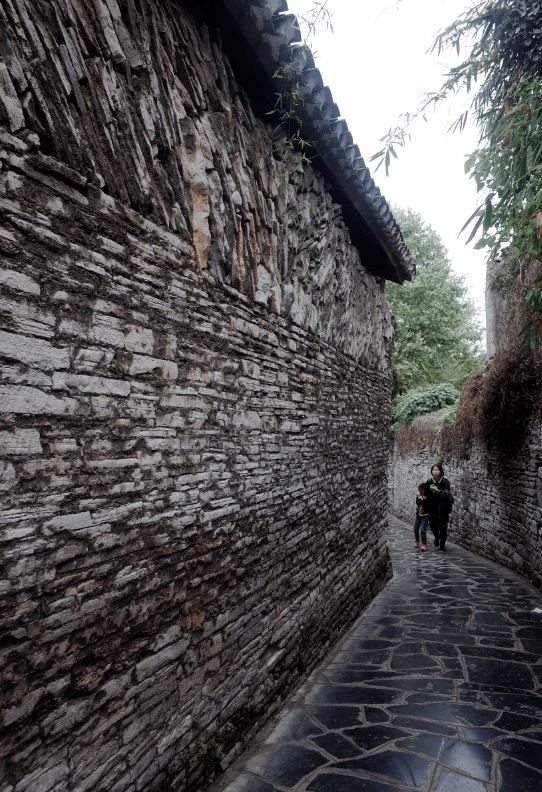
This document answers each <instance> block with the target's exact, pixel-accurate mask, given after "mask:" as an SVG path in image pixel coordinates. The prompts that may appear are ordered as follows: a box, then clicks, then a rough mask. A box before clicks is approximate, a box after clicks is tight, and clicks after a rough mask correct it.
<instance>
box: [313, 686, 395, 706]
mask: <svg viewBox="0 0 542 792" xmlns="http://www.w3.org/2000/svg"><path fill="white" fill-rule="evenodd" d="M401 698H402V694H401V692H400V691H397V690H388V689H384V688H361V687H346V686H344V685H315V686H314V687H313V689H312V690H311V691H310V693H309V694H308V695H307V696H306V698H305V701H306V702H307V703H308V704H394V703H396V702H398V701H400V700H401Z"/></svg>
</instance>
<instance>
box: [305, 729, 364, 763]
mask: <svg viewBox="0 0 542 792" xmlns="http://www.w3.org/2000/svg"><path fill="white" fill-rule="evenodd" d="M311 742H313V743H314V744H315V745H316V746H317V747H318V748H322V749H323V750H324V751H326V753H328V754H330V755H331V756H334V757H335V759H350V758H351V757H353V756H359V755H360V750H359V748H356V746H355V745H352V743H351V742H350V741H349V740H347V739H346V738H345V737H343V736H342V734H321V735H320V736H319V737H312V738H311Z"/></svg>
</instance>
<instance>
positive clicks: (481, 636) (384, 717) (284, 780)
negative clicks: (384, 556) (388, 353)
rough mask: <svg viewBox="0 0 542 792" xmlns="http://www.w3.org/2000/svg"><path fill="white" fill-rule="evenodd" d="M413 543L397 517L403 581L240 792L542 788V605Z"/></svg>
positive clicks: (455, 556) (394, 525) (312, 684)
mask: <svg viewBox="0 0 542 792" xmlns="http://www.w3.org/2000/svg"><path fill="white" fill-rule="evenodd" d="M413 545H414V537H413V533H412V529H411V527H410V525H407V524H406V523H404V522H402V521H400V520H397V519H395V518H390V549H391V553H392V561H393V568H394V578H393V580H392V581H390V583H389V584H388V585H387V586H386V588H385V589H384V591H383V592H382V593H381V594H380V595H379V596H378V597H377V598H376V599H375V600H374V602H373V603H372V604H371V605H370V606H369V608H368V609H367V610H366V611H365V612H364V613H363V615H362V616H361V617H360V618H359V619H358V621H357V622H356V623H355V625H354V627H353V628H352V630H351V631H350V633H349V634H348V635H347V636H346V637H345V638H344V639H343V641H342V642H341V643H340V644H339V646H338V647H337V648H336V649H335V650H334V653H332V654H331V655H330V656H329V657H328V658H327V660H326V662H325V663H324V664H323V665H322V666H321V667H320V668H319V669H318V670H317V671H316V672H315V673H314V674H313V675H312V676H311V678H310V679H309V680H308V682H307V683H306V684H305V685H304V686H303V688H302V690H301V691H300V693H299V694H298V695H297V697H296V699H295V700H294V701H293V702H292V703H291V705H290V706H289V708H288V709H286V710H284V711H283V713H282V715H281V716H280V718H279V722H278V725H277V726H276V727H275V729H274V731H272V733H271V734H270V735H269V736H268V737H267V739H266V740H265V742H262V743H261V744H260V745H259V748H258V750H257V751H256V752H254V751H253V752H252V756H251V757H250V758H249V759H248V761H246V762H245V764H244V767H243V768H242V769H241V770H240V774H239V775H237V777H236V778H235V780H234V781H233V782H232V783H230V784H229V785H228V786H226V790H227V792H276V791H277V790H289V791H290V792H399V790H420V792H542V612H541V613H537V612H536V610H535V609H536V608H539V609H541V610H542V596H541V595H540V594H539V593H538V592H537V590H536V589H534V587H532V586H531V585H529V584H528V583H526V582H525V581H524V580H523V579H521V578H519V577H518V576H516V575H514V574H513V573H512V572H509V571H508V570H506V569H504V568H502V567H499V566H497V565H496V564H492V563H490V562H488V561H485V560H483V559H481V558H479V557H478V556H476V555H474V554H472V553H469V552H467V551H466V550H463V549H461V548H458V547H456V546H455V545H452V544H448V546H447V552H446V553H439V552H438V551H437V548H434V547H433V545H432V544H431V545H430V546H428V551H427V553H423V554H422V553H421V552H420V551H418V550H414V547H413ZM230 772H231V771H230ZM237 772H239V770H237ZM228 777H229V778H231V777H232V776H231V774H230V773H228ZM226 783H227V781H226Z"/></svg>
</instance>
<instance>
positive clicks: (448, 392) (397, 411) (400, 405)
mask: <svg viewBox="0 0 542 792" xmlns="http://www.w3.org/2000/svg"><path fill="white" fill-rule="evenodd" d="M458 398H459V391H458V390H457V389H456V388H454V386H453V385H451V384H450V383H449V382H441V383H440V384H439V385H430V386H429V387H422V388H414V389H412V390H409V391H407V392H406V393H403V394H402V395H401V396H396V397H395V399H394V402H393V405H392V408H391V433H392V434H395V432H396V431H397V428H398V426H399V424H402V423H404V424H409V423H412V421H413V420H414V418H416V417H417V416H418V415H427V414H428V413H432V412H436V411H437V410H440V409H441V407H446V406H448V405H454V402H457V400H458ZM456 409H457V406H456ZM452 422H453V421H452Z"/></svg>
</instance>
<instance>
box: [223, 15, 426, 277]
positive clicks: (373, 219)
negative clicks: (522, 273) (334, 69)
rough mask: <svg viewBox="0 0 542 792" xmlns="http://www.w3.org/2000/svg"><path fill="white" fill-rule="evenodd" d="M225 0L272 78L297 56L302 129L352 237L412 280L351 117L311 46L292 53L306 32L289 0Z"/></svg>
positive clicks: (383, 269)
mask: <svg viewBox="0 0 542 792" xmlns="http://www.w3.org/2000/svg"><path fill="white" fill-rule="evenodd" d="M222 3H223V4H224V6H225V7H226V8H227V10H228V11H229V13H230V14H231V16H232V17H233V20H234V23H235V25H236V27H237V28H238V30H239V31H240V33H241V35H242V37H243V39H244V40H245V42H246V43H247V45H248V46H249V47H250V50H251V53H252V57H253V58H255V59H256V60H257V61H258V62H259V64H260V66H261V67H263V69H264V71H265V72H266V74H267V76H268V77H269V79H270V80H271V81H272V80H273V75H274V74H275V72H276V70H277V69H278V68H279V67H280V66H281V65H282V64H284V63H291V62H295V61H296V60H297V64H298V67H299V69H300V71H301V73H302V76H301V81H300V90H301V99H302V101H301V102H300V103H299V105H298V107H297V108H296V113H297V115H298V116H299V117H300V119H301V120H302V123H303V127H302V129H303V133H302V134H303V137H304V138H305V139H307V140H309V141H310V142H311V145H312V147H313V149H314V151H315V152H316V154H317V159H318V162H317V163H316V164H317V166H318V164H322V163H323V165H324V166H325V170H326V172H327V176H328V177H329V178H330V179H331V180H332V182H333V184H334V186H335V187H336V188H337V189H338V191H339V193H340V195H341V198H339V199H338V200H339V201H341V203H342V204H343V209H345V208H346V211H345V212H344V214H345V219H346V221H347V223H348V225H349V227H350V230H351V233H352V231H353V233H352V237H353V241H356V237H358V239H359V240H362V241H363V242H364V243H365V244H367V243H369V247H370V248H371V254H372V255H371V258H372V262H371V263H372V265H373V269H374V270H375V272H377V273H378V274H380V275H382V276H383V277H385V278H386V279H388V280H392V281H395V282H398V283H402V282H403V281H404V280H405V279H407V280H410V279H411V278H412V275H413V274H414V272H415V266H414V263H413V261H412V259H411V257H410V253H409V251H408V248H407V246H406V244H405V242H404V240H403V235H402V234H401V230H400V228H399V226H398V224H397V222H396V221H395V219H394V217H393V215H392V213H391V210H390V208H389V206H388V203H387V201H386V199H385V198H384V196H383V195H382V194H381V193H380V190H379V189H378V187H377V186H376V184H375V183H374V180H373V179H372V178H371V174H370V172H369V168H368V167H367V165H366V164H365V161H364V159H363V158H362V156H361V154H360V151H359V149H358V147H357V145H356V144H355V143H354V140H353V138H352V134H351V133H350V132H349V130H348V125H347V123H346V121H345V120H344V119H343V118H340V112H339V108H338V107H337V105H336V104H335V102H334V101H333V96H332V94H331V91H330V89H329V88H328V87H327V86H326V85H324V81H323V79H322V75H321V73H320V71H319V70H318V69H317V68H316V67H315V64H314V59H313V57H312V54H311V52H310V50H307V49H306V50H305V52H304V53H303V51H302V48H301V47H298V48H296V49H295V50H294V54H293V57H292V54H291V45H292V44H296V43H298V42H300V41H301V36H300V33H299V29H298V25H297V23H296V18H295V16H294V15H293V14H290V13H288V6H287V3H286V0H222ZM275 90H276V91H283V90H284V81H283V80H277V79H275ZM345 204H347V205H348V206H347V207H345ZM356 225H357V228H356ZM356 232H357V233H356ZM371 242H372V245H371V244H370V243H371ZM360 247H361V246H360Z"/></svg>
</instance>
